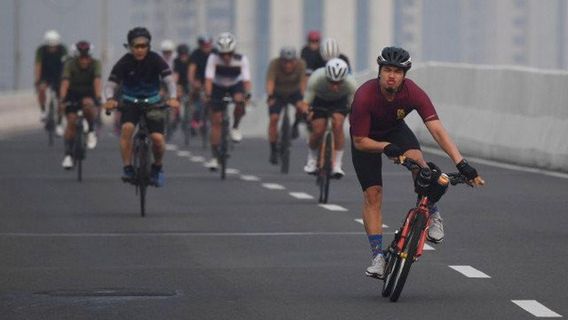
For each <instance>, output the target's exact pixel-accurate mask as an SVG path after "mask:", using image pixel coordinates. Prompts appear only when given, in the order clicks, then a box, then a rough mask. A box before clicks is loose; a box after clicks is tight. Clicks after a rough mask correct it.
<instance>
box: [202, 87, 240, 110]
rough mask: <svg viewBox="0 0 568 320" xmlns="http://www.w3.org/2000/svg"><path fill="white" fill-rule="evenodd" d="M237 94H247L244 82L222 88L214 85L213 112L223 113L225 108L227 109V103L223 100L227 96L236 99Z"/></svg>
mask: <svg viewBox="0 0 568 320" xmlns="http://www.w3.org/2000/svg"><path fill="white" fill-rule="evenodd" d="M237 93H243V94H244V93H245V86H244V84H243V82H242V81H239V82H237V84H235V85H232V86H230V87H221V86H218V85H216V84H213V90H212V92H211V101H210V104H209V105H210V106H211V110H212V111H213V112H221V111H223V107H225V103H224V102H223V98H224V97H225V95H227V94H229V95H230V96H231V97H234V96H235V94H237Z"/></svg>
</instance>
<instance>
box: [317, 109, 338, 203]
mask: <svg viewBox="0 0 568 320" xmlns="http://www.w3.org/2000/svg"><path fill="white" fill-rule="evenodd" d="M311 110H312V111H317V112H322V113H325V115H326V129H325V133H324V136H323V139H322V142H321V144H320V148H319V153H318V160H317V170H316V172H315V175H316V185H317V186H318V187H319V198H318V202H319V203H327V202H328V200H329V185H330V182H331V179H333V178H338V177H335V176H334V175H333V173H332V172H333V155H334V153H335V143H334V141H335V139H334V137H333V128H332V124H331V120H332V115H333V113H334V112H338V110H336V109H329V108H322V107H312V108H311Z"/></svg>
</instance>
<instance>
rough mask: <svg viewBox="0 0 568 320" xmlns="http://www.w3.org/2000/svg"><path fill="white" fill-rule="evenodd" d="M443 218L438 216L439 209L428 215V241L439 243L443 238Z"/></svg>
mask: <svg viewBox="0 0 568 320" xmlns="http://www.w3.org/2000/svg"><path fill="white" fill-rule="evenodd" d="M443 222H444V220H442V217H441V216H440V212H439V211H437V210H436V211H435V212H434V213H432V214H431V215H430V228H429V229H428V241H430V242H433V243H440V242H442V240H444V225H443Z"/></svg>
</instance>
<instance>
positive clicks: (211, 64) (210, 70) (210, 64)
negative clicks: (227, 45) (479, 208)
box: [205, 54, 215, 80]
mask: <svg viewBox="0 0 568 320" xmlns="http://www.w3.org/2000/svg"><path fill="white" fill-rule="evenodd" d="M214 59H215V55H214V54H210V55H209V58H207V66H206V67H205V79H210V80H213V78H215V61H214Z"/></svg>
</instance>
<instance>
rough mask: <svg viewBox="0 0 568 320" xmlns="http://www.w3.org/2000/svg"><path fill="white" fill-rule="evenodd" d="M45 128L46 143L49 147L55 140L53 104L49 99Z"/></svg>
mask: <svg viewBox="0 0 568 320" xmlns="http://www.w3.org/2000/svg"><path fill="white" fill-rule="evenodd" d="M45 130H47V139H48V140H47V141H48V142H47V143H48V145H49V146H50V147H51V146H53V141H54V140H55V106H54V102H53V100H50V101H49V106H48V111H47V119H46V120H45Z"/></svg>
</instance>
